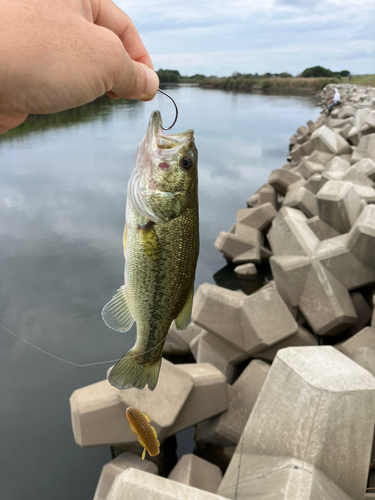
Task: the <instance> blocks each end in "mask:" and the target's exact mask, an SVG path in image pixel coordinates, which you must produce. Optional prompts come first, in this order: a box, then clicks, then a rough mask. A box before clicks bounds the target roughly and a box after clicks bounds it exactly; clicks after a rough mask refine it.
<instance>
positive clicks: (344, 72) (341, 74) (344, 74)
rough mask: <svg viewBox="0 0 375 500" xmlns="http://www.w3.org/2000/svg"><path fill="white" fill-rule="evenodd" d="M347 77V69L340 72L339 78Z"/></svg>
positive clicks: (348, 72)
mask: <svg viewBox="0 0 375 500" xmlns="http://www.w3.org/2000/svg"><path fill="white" fill-rule="evenodd" d="M349 75H350V71H348V70H347V69H344V70H343V71H340V76H349Z"/></svg>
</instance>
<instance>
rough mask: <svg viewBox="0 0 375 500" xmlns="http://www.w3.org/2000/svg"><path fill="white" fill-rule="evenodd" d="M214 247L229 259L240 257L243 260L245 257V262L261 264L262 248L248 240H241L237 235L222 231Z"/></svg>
mask: <svg viewBox="0 0 375 500" xmlns="http://www.w3.org/2000/svg"><path fill="white" fill-rule="evenodd" d="M247 229H251V228H247ZM214 245H215V248H216V249H217V250H219V252H221V253H223V254H224V255H225V256H226V257H228V258H229V259H234V258H236V257H239V258H240V260H241V258H242V256H244V257H243V258H244V259H245V261H246V260H247V261H253V262H255V263H257V264H260V263H261V258H260V248H259V247H257V246H255V244H254V243H252V242H251V241H248V240H247V238H243V237H242V238H241V237H239V236H237V235H236V234H231V233H227V232H225V231H221V232H220V233H219V236H218V237H217V239H216V241H215V243H214Z"/></svg>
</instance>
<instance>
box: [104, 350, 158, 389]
mask: <svg viewBox="0 0 375 500" xmlns="http://www.w3.org/2000/svg"><path fill="white" fill-rule="evenodd" d="M132 351H133V349H130V351H128V352H127V353H126V354H125V355H124V356H123V357H122V358H121V359H120V361H118V362H117V363H116V364H115V366H114V367H113V368H112V370H111V372H110V374H109V377H108V381H109V383H110V384H111V385H113V386H114V387H117V389H130V388H131V387H135V388H136V389H143V388H144V387H145V385H146V384H147V383H148V388H149V389H150V391H153V390H154V389H155V387H156V384H157V383H158V378H159V372H160V367H161V360H162V358H161V356H160V358H159V359H158V360H157V361H156V362H155V363H154V364H153V365H151V366H147V365H144V364H142V358H141V357H139V358H137V357H135V356H132Z"/></svg>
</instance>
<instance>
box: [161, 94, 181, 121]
mask: <svg viewBox="0 0 375 500" xmlns="http://www.w3.org/2000/svg"><path fill="white" fill-rule="evenodd" d="M158 91H159V92H160V93H161V94H164V95H166V96H167V97H169V99H170V100H171V101H172V102H173V104H174V107H175V110H176V118H175V119H174V122H173V123H172V125H171V126H170V127H168V128H164V127H163V125H162V124H161V123H160V127H161V128H162V129H163V130H170V129H171V128H172V127H173V126H174V125H175V123H176V121H177V118H178V107H177V104H176V103H175V101H174V99H173V98H172V97H171V96H170V95H169V94H167V93H166V92H164V90H160V89H158Z"/></svg>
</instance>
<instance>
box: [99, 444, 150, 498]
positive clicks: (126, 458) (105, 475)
mask: <svg viewBox="0 0 375 500" xmlns="http://www.w3.org/2000/svg"><path fill="white" fill-rule="evenodd" d="M130 467H132V468H134V469H139V470H143V471H145V472H149V473H151V474H157V473H158V468H157V466H156V465H155V464H153V463H152V462H150V461H149V460H147V459H146V460H142V459H141V457H138V456H137V455H133V453H129V452H126V453H121V455H119V456H118V457H116V458H114V459H113V460H111V461H110V462H108V463H107V464H105V465H104V466H103V468H102V472H101V474H100V478H99V482H98V485H97V487H96V490H95V495H94V500H105V499H106V497H107V495H108V492H109V490H110V489H111V486H112V484H113V481H114V480H115V478H116V477H117V476H118V475H119V474H121V472H124V470H126V469H129V468H130Z"/></svg>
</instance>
